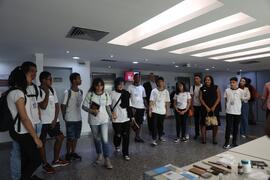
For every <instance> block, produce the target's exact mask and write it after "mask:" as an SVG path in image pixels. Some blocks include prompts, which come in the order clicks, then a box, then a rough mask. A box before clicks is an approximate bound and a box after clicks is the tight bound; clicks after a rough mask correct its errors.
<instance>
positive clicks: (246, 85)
mask: <svg viewBox="0 0 270 180" xmlns="http://www.w3.org/2000/svg"><path fill="white" fill-rule="evenodd" d="M242 79H244V80H245V81H246V84H245V86H244V87H248V82H247V81H248V80H247V78H246V77H241V79H240V81H241V80H242ZM240 81H239V84H238V87H239V88H241V86H240Z"/></svg>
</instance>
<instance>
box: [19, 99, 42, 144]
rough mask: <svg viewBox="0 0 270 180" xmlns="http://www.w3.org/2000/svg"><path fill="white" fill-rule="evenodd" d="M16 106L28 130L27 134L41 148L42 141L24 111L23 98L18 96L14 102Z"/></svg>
mask: <svg viewBox="0 0 270 180" xmlns="http://www.w3.org/2000/svg"><path fill="white" fill-rule="evenodd" d="M16 108H17V110H18V113H19V116H20V120H21V122H22V124H23V126H24V127H25V129H26V130H27V131H28V132H29V134H30V135H31V136H32V138H33V139H34V141H35V143H36V145H37V147H38V148H41V147H42V142H41V140H40V139H39V137H38V135H37V134H36V132H35V129H34V127H33V125H32V122H31V120H30V119H29V117H28V115H27V113H26V109H25V101H24V98H20V99H19V100H18V101H17V102H16Z"/></svg>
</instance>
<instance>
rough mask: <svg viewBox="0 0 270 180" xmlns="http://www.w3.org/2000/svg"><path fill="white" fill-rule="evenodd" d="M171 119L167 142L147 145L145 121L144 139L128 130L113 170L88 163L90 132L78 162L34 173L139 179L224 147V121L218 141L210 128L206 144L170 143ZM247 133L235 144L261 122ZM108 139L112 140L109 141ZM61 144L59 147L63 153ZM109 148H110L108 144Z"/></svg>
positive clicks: (54, 179)
mask: <svg viewBox="0 0 270 180" xmlns="http://www.w3.org/2000/svg"><path fill="white" fill-rule="evenodd" d="M174 127H175V122H174V120H173V119H168V120H166V121H165V133H166V135H165V137H166V139H167V142H165V143H162V144H161V145H159V146H157V147H152V146H150V142H151V137H150V136H149V134H148V132H147V127H146V125H145V126H144V131H143V137H144V139H145V140H146V143H144V144H138V143H134V141H133V137H134V133H132V134H131V138H130V139H131V145H130V155H131V160H130V161H129V162H127V161H124V160H123V159H122V156H121V154H118V155H117V154H115V153H112V163H113V166H114V169H113V170H107V169H105V168H104V167H102V166H100V167H94V166H93V165H92V162H93V160H94V159H95V155H96V154H95V148H94V145H93V141H92V138H91V136H89V137H88V136H84V137H82V138H81V139H80V140H79V143H78V152H79V154H80V155H82V157H83V159H82V161H81V162H73V163H72V164H71V165H70V166H68V167H64V168H59V169H57V173H56V174H54V175H47V174H45V173H44V172H42V170H38V171H37V174H38V175H39V176H41V177H43V178H45V179H50V180H107V179H108V180H122V179H123V180H138V179H142V174H143V172H144V171H147V170H150V169H153V168H155V167H159V166H162V165H165V164H168V163H171V164H174V165H177V166H180V167H181V166H184V165H188V164H190V163H192V162H196V161H199V160H201V159H204V158H206V157H209V156H213V155H215V154H218V153H221V152H223V151H224V150H223V149H222V145H223V143H224V122H222V126H221V127H220V130H219V133H218V142H219V144H218V145H216V146H215V145H213V144H212V143H211V142H212V140H211V137H212V135H211V132H210V131H209V132H208V139H207V140H208V142H207V144H206V145H203V144H201V143H200V141H199V140H197V141H195V140H193V139H191V140H190V141H189V142H186V143H179V144H174V143H173V138H174V136H175V128H174ZM190 134H191V136H193V128H192V127H191V128H190ZM249 134H250V135H251V136H250V137H249V138H247V139H240V140H239V144H242V143H245V142H247V141H250V140H252V139H254V138H256V137H260V136H262V135H263V125H262V124H258V125H256V126H250V127H249ZM110 135H111V136H110V137H112V130H111V129H110ZM111 142H112V141H111ZM47 149H48V157H51V156H52V152H51V151H50V150H49V149H52V141H49V143H48V145H47ZM64 150H65V148H64V147H63V150H62V152H63V154H64ZM112 150H113V148H112ZM9 151H10V145H9V144H0V163H1V172H0V179H1V180H5V179H9V178H8V177H9V176H10V175H9Z"/></svg>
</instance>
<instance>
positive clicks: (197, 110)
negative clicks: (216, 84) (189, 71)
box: [190, 74, 202, 140]
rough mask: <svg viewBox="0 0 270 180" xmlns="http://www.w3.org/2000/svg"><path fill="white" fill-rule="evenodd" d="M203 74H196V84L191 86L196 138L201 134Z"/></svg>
mask: <svg viewBox="0 0 270 180" xmlns="http://www.w3.org/2000/svg"><path fill="white" fill-rule="evenodd" d="M201 81H202V79H201V76H200V75H198V74H195V75H194V85H193V86H191V87H190V95H191V97H192V105H193V109H194V124H195V136H194V139H195V140H196V139H197V138H198V137H199V136H200V119H201V112H202V110H201V102H200V98H199V97H200V89H201V87H202V83H201Z"/></svg>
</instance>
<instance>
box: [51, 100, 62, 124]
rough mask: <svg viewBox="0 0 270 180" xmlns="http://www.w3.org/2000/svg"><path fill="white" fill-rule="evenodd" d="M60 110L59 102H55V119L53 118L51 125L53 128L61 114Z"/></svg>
mask: <svg viewBox="0 0 270 180" xmlns="http://www.w3.org/2000/svg"><path fill="white" fill-rule="evenodd" d="M59 111H60V107H59V103H55V112H54V119H53V122H52V126H51V127H52V128H54V127H55V124H56V122H57V118H58V115H59Z"/></svg>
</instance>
